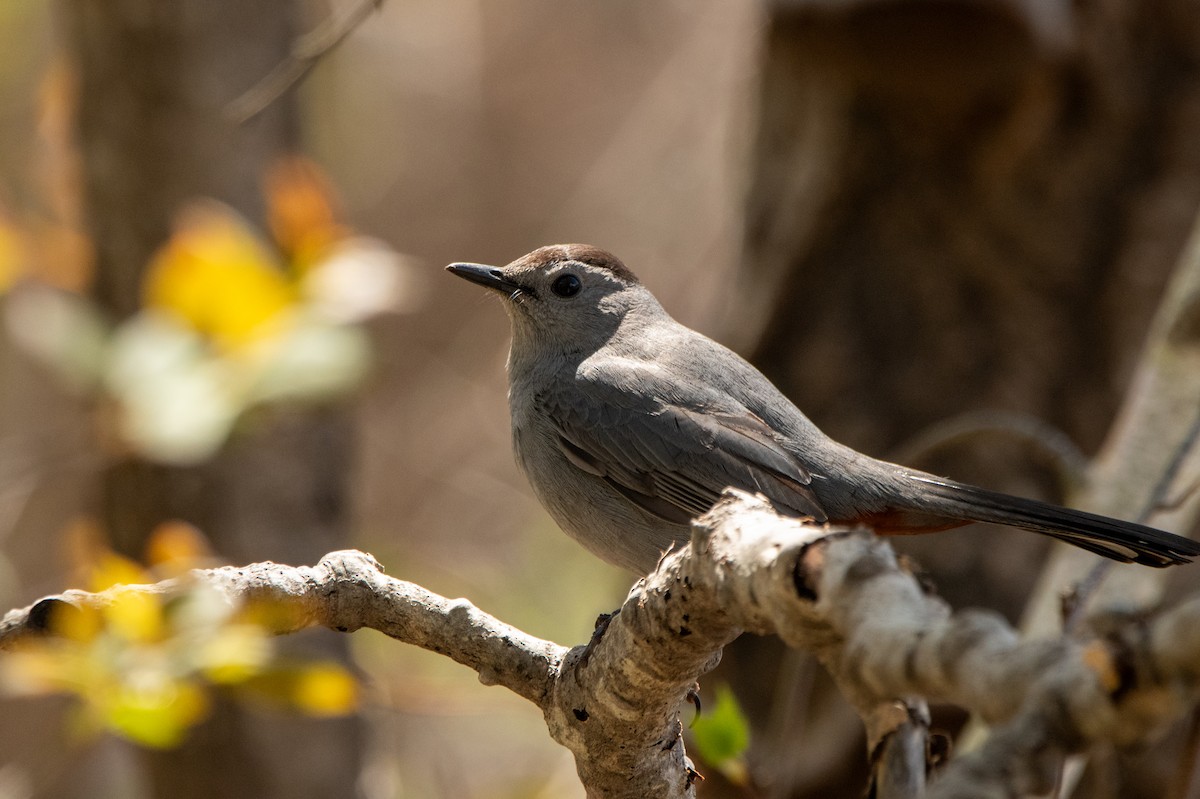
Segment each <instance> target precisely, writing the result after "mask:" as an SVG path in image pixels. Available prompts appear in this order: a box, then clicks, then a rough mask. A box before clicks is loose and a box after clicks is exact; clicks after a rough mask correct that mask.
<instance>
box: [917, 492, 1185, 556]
mask: <svg viewBox="0 0 1200 799" xmlns="http://www.w3.org/2000/svg"><path fill="white" fill-rule="evenodd" d="M904 477H905V478H906V479H907V480H911V481H913V482H915V483H916V484H917V485H914V486H913V487H914V488H915V489H916V491H914V492H912V493H913V494H916V495H919V496H920V500H919V504H917V503H914V504H915V505H916V506H915V507H912V508H911V510H915V511H918V512H920V513H925V514H930V515H932V516H942V517H948V518H950V519H958V520H962V521H964V522H971V521H973V522H992V523H995V524H1006V525H1011V526H1013V527H1021V528H1023V529H1026V530H1032V531H1034V532H1037V533H1042V534H1043V535H1049V536H1053V537H1054V538H1058V539H1060V540H1062V541H1066V542H1067V543H1068V544H1074V545H1075V546H1077V547H1082V548H1083V549H1086V550H1089V551H1091V552H1095V553H1096V554H1097V555H1103V556H1104V557H1106V558H1112V559H1113V560H1118V561H1121V562H1123V563H1131V562H1132V563H1141V564H1143V565H1145V566H1155V567H1158V568H1161V567H1164V566H1172V565H1174V564H1177V563H1190V562H1191V560H1192V558H1194V557H1196V556H1198V555H1200V541H1193V540H1192V539H1190V538H1184V537H1183V536H1178V535H1175V534H1173V533H1167V532H1164V531H1162V530H1156V529H1154V528H1153V527H1147V526H1145V525H1144V524H1137V523H1135V522H1125V521H1121V520H1119V519H1111V518H1109V517H1107V516H1100V515H1097V514H1095V513H1087V512H1086V511H1081V510H1074V509H1072V508H1063V507H1060V506H1058V505H1052V504H1050V503H1048V502H1039V501H1038V500H1035V499H1025V498H1023V497H1014V496H1011V495H1009V494H1002V493H1000V492H999V491H988V490H987V489H985V488H978V487H976V486H972V485H967V484H965V483H956V482H954V481H952V480H942V479H939V478H935V477H933V476H931V475H925V474H921V473H913V472H907V473H906V474H905V475H904Z"/></svg>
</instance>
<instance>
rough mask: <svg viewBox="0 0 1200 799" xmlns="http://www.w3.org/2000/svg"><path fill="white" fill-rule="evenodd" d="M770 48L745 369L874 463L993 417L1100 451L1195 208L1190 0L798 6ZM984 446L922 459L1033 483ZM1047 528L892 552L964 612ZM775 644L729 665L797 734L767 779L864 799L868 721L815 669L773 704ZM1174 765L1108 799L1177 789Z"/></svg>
mask: <svg viewBox="0 0 1200 799" xmlns="http://www.w3.org/2000/svg"><path fill="white" fill-rule="evenodd" d="M764 49H765V51H764V54H763V57H762V64H763V75H762V83H761V94H760V104H759V105H760V111H759V129H758V134H757V141H756V143H755V150H754V153H753V162H752V165H751V171H752V182H751V187H750V192H749V196H748V204H747V211H746V225H745V243H744V253H745V254H744V264H745V269H746V276H747V278H748V279H746V280H743V281H740V285H741V287H742V291H743V294H742V296H741V297H740V298H739V301H741V302H743V303H746V304H748V305H749V306H750V307H752V308H754V309H757V311H758V318H762V319H763V320H764V327H763V332H762V335H761V338H760V340H759V342H758V345H757V347H756V349H755V352H754V353H753V356H752V357H753V359H754V360H755V362H756V363H757V364H758V365H759V366H760V367H761V368H762V369H763V370H764V371H765V372H766V374H767V375H768V376H769V377H771V378H772V379H773V380H774V381H775V382H776V383H777V384H778V385H779V386H780V387H781V388H782V389H783V390H784V391H785V392H786V393H787V394H788V395H789V396H790V397H791V398H792V399H793V400H794V401H796V402H797V404H798V405H799V406H800V407H801V408H803V409H804V410H805V411H806V412H807V413H808V414H809V415H810V416H811V417H813V419H814V421H816V422H817V423H818V424H819V425H821V426H822V427H823V428H824V429H825V431H826V432H828V433H829V434H830V435H832V436H834V437H835V438H838V439H840V440H842V441H844V442H846V443H847V444H850V445H852V446H855V447H857V448H859V449H862V450H864V451H866V452H868V453H871V454H874V455H877V456H882V457H887V456H888V454H889V452H890V451H893V450H894V449H895V448H896V447H898V446H899V445H900V444H901V443H902V442H903V441H904V440H905V439H907V438H909V437H911V436H913V435H915V434H916V433H918V432H920V431H921V429H922V428H924V427H926V426H928V425H930V424H931V423H934V422H937V421H939V420H943V419H946V418H948V417H952V416H954V415H956V414H959V413H962V412H964V411H971V410H982V409H999V410H1004V411H1010V412H1019V413H1023V414H1029V415H1031V416H1034V417H1038V418H1040V419H1043V420H1047V421H1049V422H1051V423H1052V424H1053V425H1055V426H1057V427H1059V428H1061V429H1063V430H1065V431H1066V432H1067V433H1068V434H1069V435H1070V436H1071V437H1073V438H1074V439H1075V440H1076V441H1077V442H1079V443H1080V444H1081V445H1082V446H1083V447H1085V449H1088V450H1092V449H1094V448H1095V447H1096V446H1097V445H1098V444H1099V442H1100V440H1101V438H1102V437H1103V436H1104V434H1105V433H1106V431H1107V429H1108V426H1109V423H1110V421H1111V417H1112V415H1113V413H1114V411H1115V408H1116V405H1117V402H1118V400H1119V398H1120V396H1121V394H1122V392H1123V390H1124V383H1125V380H1126V378H1127V376H1128V372H1129V368H1130V366H1131V362H1132V359H1133V358H1134V357H1135V356H1136V354H1137V352H1138V350H1139V348H1140V346H1141V342H1142V338H1143V334H1144V331H1145V328H1146V325H1147V323H1148V321H1149V318H1150V315H1151V313H1152V311H1153V309H1154V307H1155V305H1156V302H1157V300H1158V298H1159V295H1160V293H1161V290H1162V287H1163V284H1164V282H1165V279H1166V276H1167V274H1168V272H1169V270H1170V269H1171V267H1172V266H1173V265H1174V261H1175V259H1176V257H1177V256H1178V254H1179V252H1180V250H1181V247H1182V245H1183V242H1184V240H1185V238H1186V236H1187V234H1188V232H1189V230H1190V229H1191V225H1192V223H1193V221H1194V219H1195V215H1196V208H1197V204H1198V202H1200V158H1198V157H1197V150H1196V147H1195V142H1196V141H1198V140H1200V81H1198V80H1197V64H1198V62H1200V17H1197V15H1196V14H1195V5H1194V4H1192V3H1188V2H1185V1H1184V0H1141V1H1140V2H1128V3H1125V2H1116V3H1114V2H1103V1H1102V0H1082V2H1067V1H1066V0H1047V2H1041V3H1023V2H1016V0H1013V1H1012V2H1006V1H1005V0H994V1H993V2H967V1H966V0H916V1H915V2H909V3H895V2H886V1H885V0H845V1H844V2H836V3H830V2H805V0H791V1H790V2H776V3H775V4H773V5H772V7H771V8H770V10H769V25H768V29H767V33H766V37H765V42H764ZM960 449H961V448H960ZM976 449H977V450H978V451H977V452H974V453H971V452H962V451H955V452H954V453H953V457H944V456H943V457H938V458H936V459H933V458H927V459H924V460H923V461H922V462H920V463H914V464H913V465H917V466H921V467H923V468H927V469H930V470H933V471H938V472H942V473H949V474H952V475H954V476H957V477H960V478H962V479H966V480H971V481H974V482H980V483H984V484H988V485H992V486H994V487H997V488H1003V489H1007V490H1010V491H1016V492H1027V493H1029V492H1037V491H1038V490H1039V487H1040V488H1041V490H1042V491H1043V492H1044V491H1045V487H1046V486H1044V485H1041V486H1039V484H1038V483H1039V481H1037V480H1031V479H1030V478H1031V475H1032V473H1033V472H1035V471H1036V470H1031V465H1033V464H1031V463H1030V452H1029V450H1028V448H1023V447H1020V446H1016V445H1014V444H1012V443H1011V442H1007V441H1004V440H998V439H994V438H990V437H989V438H988V439H987V440H986V441H981V442H980V446H979V447H978V448H976ZM980 452H983V453H986V457H980ZM1043 465H1044V464H1043ZM1041 477H1043V478H1044V477H1045V473H1044V472H1043V473H1042V474H1041ZM1040 482H1042V483H1044V482H1045V481H1044V480H1041V481H1040ZM1052 498H1053V497H1052ZM1045 546H1046V544H1045V541H1044V539H1040V538H1038V537H1036V536H1030V535H1023V534H1021V533H1019V532H1011V533H1009V532H1003V531H995V532H994V533H993V532H992V531H988V532H986V533H984V532H982V531H978V530H972V531H963V532H955V533H945V534H941V535H940V536H934V537H924V538H922V539H915V540H912V541H903V542H900V543H899V544H898V547H899V548H901V549H903V550H905V551H908V552H910V553H914V554H915V555H916V556H917V558H918V560H919V561H920V562H921V564H922V565H923V566H924V567H926V568H927V569H928V570H929V571H931V572H932V575H933V578H934V581H935V583H936V584H937V585H938V588H939V590H940V591H941V592H942V593H943V594H944V595H946V596H947V598H948V599H949V600H950V601H951V602H952V604H955V605H960V604H962V603H963V602H964V600H965V601H966V602H968V603H972V604H985V605H987V606H989V607H994V608H997V609H999V610H1001V611H1003V612H1005V613H1007V614H1008V615H1009V616H1010V617H1012V618H1015V617H1016V615H1017V614H1018V613H1019V611H1020V608H1021V604H1022V602H1023V599H1024V597H1025V595H1026V594H1027V593H1028V591H1029V590H1030V587H1031V585H1032V581H1033V579H1034V578H1035V576H1036V574H1037V572H1038V568H1039V565H1040V558H1041V556H1042V554H1043V553H1044V547H1045ZM1000 550H1003V557H989V553H990V552H991V553H995V552H998V551H1000ZM780 662H781V661H780V656H779V654H778V652H777V651H775V647H774V645H773V644H771V643H768V642H753V641H750V642H747V643H745V644H744V645H743V646H742V647H741V648H739V649H738V650H737V652H736V654H734V656H733V657H727V659H726V663H725V664H724V665H723V668H725V669H726V670H727V673H728V674H731V675H734V678H735V679H736V680H737V681H738V683H739V684H740V685H743V686H745V688H744V689H743V690H741V692H740V693H741V694H742V696H743V698H744V699H745V700H746V701H747V702H748V703H749V704H750V705H751V706H752V707H753V708H756V709H757V715H758V717H759V718H766V717H767V716H768V715H769V714H770V715H771V718H772V721H771V722H770V723H769V724H764V728H766V727H769V728H770V729H769V731H768V732H769V735H768V737H771V736H775V737H776V738H780V737H782V738H784V739H789V740H791V742H792V743H791V746H792V747H793V748H792V749H791V750H790V751H788V750H784V749H778V748H774V747H777V746H778V745H779V744H778V743H776V744H774V745H773V748H771V751H770V752H769V754H765V753H764V760H763V762H764V764H765V769H764V770H763V771H762V772H760V773H761V774H762V776H763V779H764V780H768V781H771V782H773V783H774V787H773V788H772V789H771V791H769V792H768V795H769V796H772V797H776V796H779V797H783V796H822V797H832V796H857V795H860V792H861V790H862V784H861V775H862V774H863V769H862V768H861V764H862V762H863V757H864V755H863V752H862V750H861V746H862V743H861V737H860V736H859V735H858V734H857V733H856V732H855V730H856V727H857V725H858V722H857V720H856V719H854V718H853V717H852V715H851V714H849V712H848V711H842V712H839V711H837V710H835V709H830V702H829V701H828V697H827V696H826V695H825V691H826V690H827V689H828V686H825V687H824V688H823V687H822V686H823V685H825V683H824V681H823V677H822V676H820V675H815V674H813V673H811V672H810V671H809V670H808V669H809V667H807V666H804V665H802V664H801V665H795V666H793V667H792V668H791V676H790V677H788V678H787V679H788V680H790V681H793V682H795V681H797V680H800V681H807V684H808V685H809V686H810V688H809V692H808V693H807V696H808V697H809V698H808V699H807V700H803V701H806V702H807V704H808V708H805V707H800V706H796V707H792V708H790V709H788V708H784V709H781V708H780V697H781V695H782V696H786V690H787V689H776V690H775V691H772V690H771V689H769V688H768V689H766V690H764V689H763V688H762V687H761V686H765V685H767V684H768V681H767V680H765V679H764V677H765V676H767V675H771V674H775V673H776V672H777V671H780V666H779V664H780ZM802 694H803V692H802ZM793 704H797V703H793ZM955 721H956V719H954V718H953V717H947V718H946V719H943V723H951V724H953V723H955ZM764 731H767V730H765V729H764ZM789 736H791V737H790V738H789ZM831 741H839V742H841V743H840V747H841V754H840V755H837V756H832V755H831V753H830V751H829V750H830V746H831V744H830V742H831ZM768 760H769V761H770V762H767V761H768ZM847 760H849V761H850V762H852V763H857V764H858V765H859V767H858V768H854V769H848V768H847V767H846V762H847ZM847 773H850V774H857V775H859V776H857V777H854V778H852V780H851V781H850V782H847V781H846V778H845V775H846V774H847ZM1126 773H1128V772H1126ZM802 775H803V776H802ZM1164 776H1166V775H1165V774H1163V773H1159V774H1158V775H1157V779H1147V778H1144V777H1143V778H1139V780H1138V781H1137V782H1136V783H1133V782H1128V781H1124V782H1123V783H1122V785H1121V787H1120V788H1119V789H1117V791H1116V792H1117V793H1119V794H1120V795H1122V796H1135V795H1136V796H1159V795H1163V792H1164V787H1163V783H1162V781H1161V780H1162V779H1163V777H1164ZM706 787H709V786H706ZM1078 795H1082V794H1078Z"/></svg>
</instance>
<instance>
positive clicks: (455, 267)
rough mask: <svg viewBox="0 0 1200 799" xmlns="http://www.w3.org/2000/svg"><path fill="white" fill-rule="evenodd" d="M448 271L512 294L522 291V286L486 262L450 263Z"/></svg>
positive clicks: (494, 289) (502, 292) (503, 292)
mask: <svg viewBox="0 0 1200 799" xmlns="http://www.w3.org/2000/svg"><path fill="white" fill-rule="evenodd" d="M446 271H448V272H451V273H453V274H455V275H458V276H459V277H461V278H462V279H464V280H469V281H471V282H472V283H478V284H479V285H481V286H484V287H486V288H489V289H492V290H493V291H498V292H500V293H501V294H508V295H511V294H513V293H515V292H518V291H521V287H520V286H519V285H517V284H516V283H514V282H512V281H511V280H507V279H505V277H504V273H503V272H501V271H500V270H499V269H497V268H496V267H494V266H485V265H484V264H450V265H449V266H447V267H446Z"/></svg>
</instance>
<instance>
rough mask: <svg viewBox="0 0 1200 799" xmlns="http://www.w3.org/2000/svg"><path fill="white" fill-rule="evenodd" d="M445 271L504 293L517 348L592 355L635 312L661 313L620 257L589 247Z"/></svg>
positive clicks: (560, 247) (564, 247)
mask: <svg viewBox="0 0 1200 799" xmlns="http://www.w3.org/2000/svg"><path fill="white" fill-rule="evenodd" d="M446 269H448V270H449V271H451V272H453V273H454V274H456V275H458V276H459V277H461V278H464V279H466V280H469V281H471V282H472V283H478V284H480V285H481V286H485V287H486V288H489V289H492V290H493V291H496V292H498V293H499V294H500V295H501V297H502V298H503V301H504V306H505V309H506V310H507V311H508V315H509V317H510V318H511V319H512V325H513V339H514V347H520V346H526V345H530V346H539V347H550V348H553V349H555V350H559V351H565V352H581V353H589V352H594V351H595V350H596V349H597V348H599V347H600V346H602V345H603V344H604V343H605V342H607V341H608V340H609V339H610V338H611V337H612V336H613V335H614V333H616V331H617V329H618V328H619V327H620V326H621V324H622V322H624V321H625V320H626V318H627V317H628V316H629V315H630V314H631V313H633V312H637V313H638V314H642V315H649V316H655V315H657V314H661V313H662V309H661V307H660V306H659V304H658V302H657V301H656V300H655V299H654V297H653V296H652V295H651V294H650V292H649V291H648V290H647V289H646V288H645V287H644V286H643V285H642V284H641V282H640V281H639V280H638V279H637V277H636V276H635V275H634V274H633V272H630V271H629V269H628V268H627V267H626V266H625V264H623V263H621V261H620V259H618V258H617V257H616V256H615V255H612V254H611V253H608V252H605V251H604V250H601V249H598V248H596V247H592V246H590V245H587V244H554V245H551V246H549V247H542V248H540V249H537V250H534V251H533V252H531V253H529V254H528V255H525V256H522V257H521V258H518V259H517V260H515V261H513V262H512V263H510V264H509V265H508V266H499V267H497V266H485V265H483V264H469V263H456V264H450V265H449V266H448V267H446Z"/></svg>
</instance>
